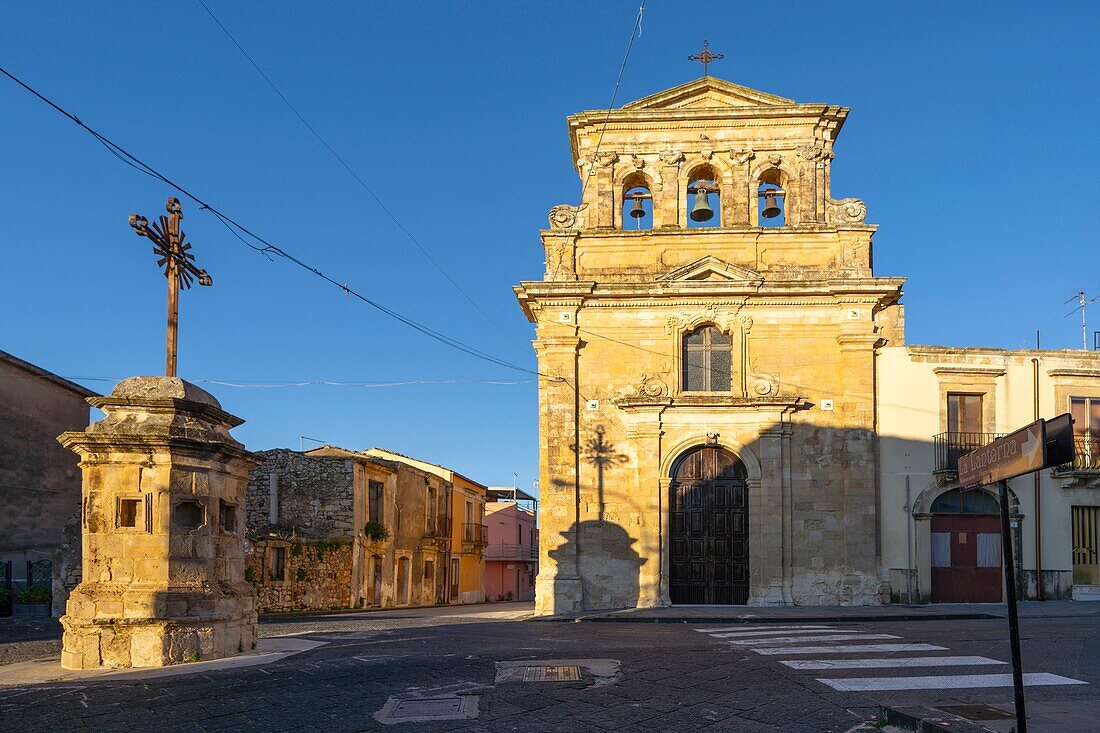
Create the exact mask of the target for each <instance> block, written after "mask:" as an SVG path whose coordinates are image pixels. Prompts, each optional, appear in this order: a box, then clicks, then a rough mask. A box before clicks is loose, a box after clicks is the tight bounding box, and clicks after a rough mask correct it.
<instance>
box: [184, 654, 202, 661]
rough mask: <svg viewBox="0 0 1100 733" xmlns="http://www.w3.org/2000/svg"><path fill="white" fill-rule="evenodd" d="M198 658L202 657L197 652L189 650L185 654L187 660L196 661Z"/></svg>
mask: <svg viewBox="0 0 1100 733" xmlns="http://www.w3.org/2000/svg"><path fill="white" fill-rule="evenodd" d="M200 659H202V655H201V654H199V653H198V652H191V653H190V654H188V655H187V661H188V662H197V661H199V660H200Z"/></svg>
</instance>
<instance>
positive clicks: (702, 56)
mask: <svg viewBox="0 0 1100 733" xmlns="http://www.w3.org/2000/svg"><path fill="white" fill-rule="evenodd" d="M725 57H726V55H725V54H723V53H711V50H710V42H709V41H703V50H702V51H700V52H699V53H698V54H692V55H691V56H688V61H698V62H699V63H701V64H702V65H703V76H710V74H709V72H708V70H707V67H708V66H710V63H711V62H712V61H717V60H718V59H724V58H725Z"/></svg>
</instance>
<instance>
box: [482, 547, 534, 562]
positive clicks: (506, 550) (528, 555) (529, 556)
mask: <svg viewBox="0 0 1100 733" xmlns="http://www.w3.org/2000/svg"><path fill="white" fill-rule="evenodd" d="M538 558H539V548H537V547H535V546H534V545H489V546H488V547H486V548H485V559H486V560H538Z"/></svg>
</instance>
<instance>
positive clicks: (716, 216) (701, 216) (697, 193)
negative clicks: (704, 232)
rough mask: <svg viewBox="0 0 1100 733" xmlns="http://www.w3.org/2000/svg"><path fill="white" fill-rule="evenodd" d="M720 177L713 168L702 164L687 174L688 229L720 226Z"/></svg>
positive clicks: (707, 164)
mask: <svg viewBox="0 0 1100 733" xmlns="http://www.w3.org/2000/svg"><path fill="white" fill-rule="evenodd" d="M720 178H721V177H720V175H719V173H718V171H717V170H715V168H714V166H712V165H710V164H709V163H703V164H702V165H699V166H696V167H695V168H693V169H692V170H691V172H690V173H689V174H688V178H687V180H688V186H687V192H686V195H687V211H688V216H687V225H688V228H690V229H702V228H713V227H720V226H722V206H721V203H722V200H721V197H722V192H721V190H720V187H719V185H718V182H719V180H720Z"/></svg>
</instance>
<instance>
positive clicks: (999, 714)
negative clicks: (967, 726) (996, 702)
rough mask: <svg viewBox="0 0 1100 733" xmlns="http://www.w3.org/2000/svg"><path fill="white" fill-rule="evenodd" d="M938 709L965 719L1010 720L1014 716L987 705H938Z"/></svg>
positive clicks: (1014, 715)
mask: <svg viewBox="0 0 1100 733" xmlns="http://www.w3.org/2000/svg"><path fill="white" fill-rule="evenodd" d="M939 709H940V710H942V711H944V712H945V713H951V714H952V715H958V716H959V717H960V718H966V719H967V720H1012V719H1013V718H1015V717H1016V714H1015V713H1010V712H1008V711H1007V710H1001V709H1000V708H995V707H991V706H989V705H940V706H939Z"/></svg>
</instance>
